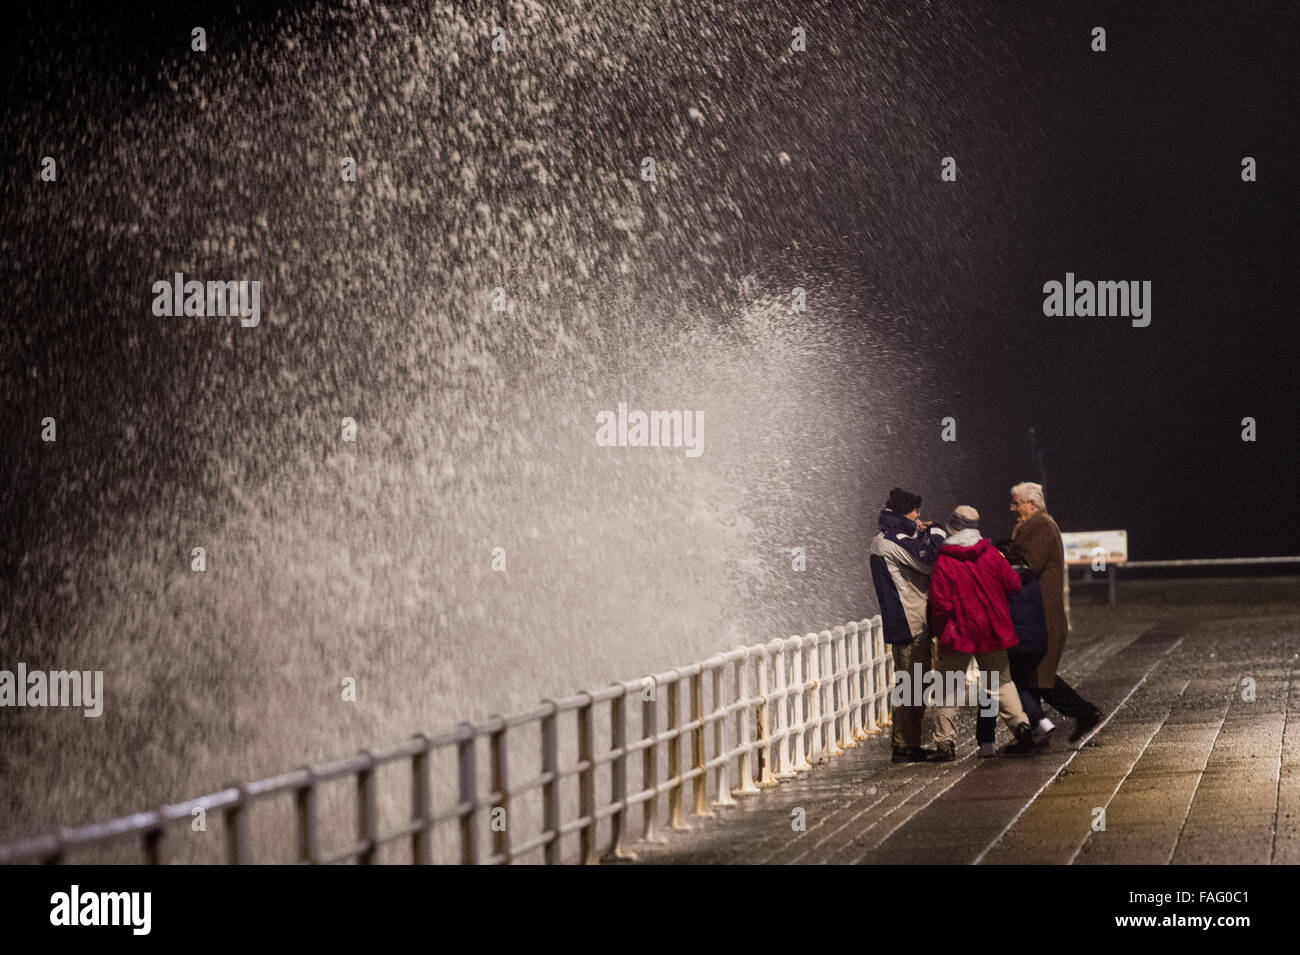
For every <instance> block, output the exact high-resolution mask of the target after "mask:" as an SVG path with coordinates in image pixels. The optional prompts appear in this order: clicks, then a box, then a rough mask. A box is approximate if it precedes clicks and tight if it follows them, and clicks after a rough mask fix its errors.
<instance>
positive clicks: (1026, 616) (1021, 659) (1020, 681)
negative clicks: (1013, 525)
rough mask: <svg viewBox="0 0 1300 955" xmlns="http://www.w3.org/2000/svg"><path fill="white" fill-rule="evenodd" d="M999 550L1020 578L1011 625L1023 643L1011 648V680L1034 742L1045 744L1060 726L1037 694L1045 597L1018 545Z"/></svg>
mask: <svg viewBox="0 0 1300 955" xmlns="http://www.w3.org/2000/svg"><path fill="white" fill-rule="evenodd" d="M997 548H998V550H999V551H1000V552H1001V553H1002V556H1003V557H1005V558H1006V559H1007V563H1009V564H1010V565H1011V569H1012V570H1014V571H1015V572H1016V575H1017V576H1018V577H1019V578H1020V590H1019V592H1017V593H1014V594H1011V595H1010V596H1009V597H1007V603H1008V605H1009V609H1010V610H1011V625H1012V626H1013V627H1015V628H1016V636H1017V637H1018V638H1019V640H1020V642H1019V643H1018V644H1016V645H1015V646H1014V647H1008V648H1007V659H1008V660H1009V661H1010V664H1011V679H1013V680H1015V682H1016V689H1017V690H1018V691H1019V693H1020V705H1021V706H1022V707H1024V710H1025V716H1027V717H1028V718H1029V725H1030V728H1031V730H1032V732H1033V734H1034V739H1035V740H1037V741H1039V742H1045V741H1046V740H1047V738H1048V736H1050V735H1051V733H1052V731H1053V730H1054V729H1056V726H1055V724H1053V723H1052V721H1051V720H1049V719H1048V718H1047V717H1046V716H1044V715H1043V705H1042V703H1041V702H1040V701H1039V699H1038V694H1037V693H1036V692H1035V689H1036V685H1037V683H1038V665H1039V664H1040V663H1042V661H1043V657H1044V655H1046V653H1047V614H1046V613H1045V612H1044V611H1043V593H1042V590H1041V589H1040V588H1039V586H1038V578H1037V577H1035V576H1034V572H1033V571H1032V570H1030V569H1029V563H1028V561H1026V560H1025V555H1024V554H1023V553H1021V550H1020V548H1019V547H1018V546H1016V542H1015V541H1013V540H1011V539H1009V538H1008V539H1007V540H1001V541H998V543H997Z"/></svg>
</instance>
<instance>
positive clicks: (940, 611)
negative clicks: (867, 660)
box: [930, 505, 1037, 762]
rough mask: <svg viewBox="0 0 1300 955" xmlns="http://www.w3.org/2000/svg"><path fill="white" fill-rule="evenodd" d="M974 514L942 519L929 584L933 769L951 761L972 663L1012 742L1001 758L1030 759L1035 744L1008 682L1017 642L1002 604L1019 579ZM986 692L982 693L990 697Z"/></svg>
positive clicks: (961, 511) (967, 511)
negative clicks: (936, 679) (935, 654)
mask: <svg viewBox="0 0 1300 955" xmlns="http://www.w3.org/2000/svg"><path fill="white" fill-rule="evenodd" d="M979 522H980V515H979V511H977V510H975V508H973V507H969V506H966V505H962V506H961V507H959V508H957V509H956V510H954V511H953V512H952V515H951V516H950V517H949V518H948V531H949V536H948V539H947V541H946V542H945V544H944V546H943V548H942V549H941V550H940V551H939V556H938V558H937V559H936V560H935V562H934V573H933V574H932V575H931V577H930V632H931V633H932V634H933V635H934V637H935V639H936V640H937V641H938V644H939V661H938V664H937V665H936V667H935V669H936V670H937V671H938V675H939V676H940V677H941V678H942V680H943V697H944V699H943V705H942V706H941V707H939V709H938V711H937V714H936V716H937V719H936V724H935V730H934V742H935V755H934V757H933V758H934V760H935V761H936V762H947V761H949V760H952V759H955V758H956V749H957V702H958V701H957V700H956V699H955V698H953V697H954V696H955V695H956V694H955V692H954V690H955V688H957V687H958V686H961V687H964V685H965V682H964V681H965V672H966V667H967V665H968V664H969V663H970V659H971V657H972V656H973V657H974V658H975V660H976V662H977V663H978V664H979V668H980V669H981V670H982V671H984V672H985V673H988V674H989V679H990V680H991V679H992V678H993V677H994V676H995V675H996V678H997V684H996V688H997V695H998V715H999V716H1001V717H1002V719H1003V720H1004V721H1005V722H1006V724H1007V726H1008V727H1010V729H1011V734H1012V735H1013V736H1014V737H1015V739H1016V741H1015V743H1013V744H1012V745H1011V746H1009V747H1008V748H1007V749H1005V750H1003V752H1007V753H1013V754H1020V753H1029V752H1033V751H1034V749H1036V747H1037V744H1036V743H1035V742H1034V738H1033V734H1032V733H1031V732H1030V729H1029V720H1028V719H1026V718H1025V711H1024V709H1023V708H1022V707H1021V705H1020V694H1019V693H1018V692H1017V691H1016V685H1015V683H1013V682H1012V681H1011V667H1010V665H1009V663H1008V661H1007V647H1012V646H1015V645H1016V643H1017V642H1018V641H1017V638H1016V631H1015V627H1013V626H1012V624H1011V611H1010V610H1009V609H1008V605H1007V597H1009V596H1010V595H1011V594H1014V593H1016V592H1017V591H1019V590H1020V577H1019V576H1018V575H1017V574H1016V572H1015V571H1014V570H1012V569H1011V565H1010V564H1009V563H1007V559H1006V558H1005V557H1003V556H1002V554H1000V553H999V552H998V550H997V548H996V547H994V546H993V545H992V544H991V543H990V542H989V540H988V539H987V538H985V537H981V536H980V532H979ZM992 689H993V688H992V687H990V690H992Z"/></svg>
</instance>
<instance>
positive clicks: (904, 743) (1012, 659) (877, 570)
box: [870, 482, 1102, 763]
mask: <svg viewBox="0 0 1300 955" xmlns="http://www.w3.org/2000/svg"><path fill="white" fill-rule="evenodd" d="M1011 510H1012V511H1013V512H1014V513H1015V515H1016V525H1015V528H1014V529H1013V531H1012V534H1011V537H1010V538H1009V539H1006V540H1003V541H999V542H998V543H997V544H996V545H994V544H992V543H991V542H990V541H989V539H988V538H986V537H984V536H983V535H981V533H980V515H979V512H978V511H976V510H975V508H973V507H969V506H967V505H962V506H961V507H958V508H956V509H955V510H954V511H953V512H952V514H951V515H949V517H948V520H947V522H946V527H940V526H938V525H936V524H934V523H933V522H930V521H923V520H922V519H921V498H920V496H918V495H916V494H912V493H910V492H908V491H904V490H903V489H902V488H897V487H896V488H894V489H893V490H892V491H890V492H889V500H888V501H887V502H886V503H885V508H884V510H882V511H881V512H880V521H879V532H878V533H877V534H876V536H875V537H874V538H873V539H872V542H871V558H870V562H871V577H872V582H873V583H874V584H875V588H876V596H877V598H878V600H879V603H880V616H881V622H882V624H883V628H884V638H885V642H886V643H887V644H889V645H890V649H891V652H892V653H893V657H894V671H895V675H896V676H898V675H899V674H912V673H915V672H918V670H917V667H918V665H919V667H920V670H931V669H933V670H935V671H937V675H938V676H939V677H940V679H939V680H937V681H935V682H936V683H939V684H940V685H942V686H944V687H948V688H951V687H952V686H953V685H954V680H956V681H960V680H962V679H964V674H965V671H966V670H967V668H968V667H969V666H970V662H971V660H972V659H974V661H975V663H976V665H977V666H978V667H979V668H980V670H982V671H985V672H986V673H987V674H988V675H989V677H990V678H992V677H994V676H996V681H997V713H998V717H1001V719H1002V720H1003V721H1004V722H1005V723H1006V724H1007V727H1008V728H1009V729H1010V730H1011V735H1012V737H1013V741H1012V742H1011V743H1010V744H1008V745H1007V746H1006V747H1005V748H1004V749H1003V750H1002V752H1003V753H1006V754H1011V755H1024V754H1029V753H1034V752H1039V751H1042V750H1044V749H1046V748H1047V747H1048V746H1049V741H1050V737H1051V735H1052V732H1053V731H1054V730H1055V728H1056V726H1055V724H1054V723H1053V722H1052V721H1051V720H1050V719H1048V717H1047V716H1046V714H1045V713H1044V712H1043V704H1044V703H1046V704H1048V705H1049V706H1051V707H1052V708H1053V709H1054V710H1056V712H1057V713H1059V714H1060V715H1062V716H1065V717H1069V718H1072V719H1073V720H1074V729H1073V732H1072V733H1071V735H1070V742H1075V741H1076V740H1078V739H1080V738H1082V737H1083V736H1085V735H1087V733H1089V732H1090V731H1091V730H1092V729H1093V728H1094V727H1096V726H1097V725H1098V724H1099V723H1100V722H1101V718H1102V714H1101V711H1100V710H1099V709H1098V708H1097V707H1096V706H1095V705H1094V704H1092V703H1090V702H1088V701H1087V700H1085V699H1084V698H1083V697H1081V696H1080V695H1079V694H1078V693H1077V692H1075V690H1074V689H1073V688H1072V687H1071V686H1070V685H1069V684H1068V683H1066V682H1065V680H1063V679H1062V678H1061V676H1060V674H1059V673H1057V666H1058V664H1059V663H1060V660H1061V654H1062V652H1064V650H1065V640H1066V637H1067V636H1068V634H1069V629H1070V624H1069V618H1068V616H1067V613H1066V586H1067V577H1066V571H1065V553H1064V549H1063V547H1062V544H1061V530H1060V528H1059V527H1057V525H1056V521H1055V520H1053V519H1052V516H1051V515H1050V514H1048V513H1047V505H1046V503H1045V501H1044V499H1043V488H1042V485H1039V484H1034V483H1032V482H1025V483H1022V484H1017V485H1016V486H1015V487H1013V488H1012V489H1011ZM951 697H952V694H951V693H950V692H945V693H944V695H943V699H942V701H941V702H940V705H938V706H937V707H936V710H937V711H936V714H935V716H936V719H935V726H934V749H933V750H929V749H926V748H924V747H923V746H922V745H921V733H922V723H923V721H924V719H925V705H924V703H923V702H920V701H918V700H916V699H915V698H912V699H909V700H908V701H907V702H906V703H905V704H904V705H895V707H894V716H893V721H894V729H893V761H894V762H896V763H911V762H923V761H926V760H929V761H933V762H948V761H950V760H953V759H955V758H956V748H957V701H956V700H955V699H953V698H951ZM981 702H982V703H983V702H987V706H982V707H981V711H980V712H981V716H980V717H979V718H978V719H977V720H976V731H975V735H976V742H977V743H978V744H979V752H980V755H981V756H993V755H995V753H996V750H995V748H994V743H993V741H994V734H995V732H996V728H997V723H996V718H995V717H993V716H992V714H991V712H990V711H991V710H992V701H991V700H987V701H981Z"/></svg>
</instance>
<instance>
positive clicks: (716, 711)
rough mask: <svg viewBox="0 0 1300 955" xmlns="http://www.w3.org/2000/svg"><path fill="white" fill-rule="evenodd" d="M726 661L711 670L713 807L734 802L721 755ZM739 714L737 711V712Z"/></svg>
mask: <svg viewBox="0 0 1300 955" xmlns="http://www.w3.org/2000/svg"><path fill="white" fill-rule="evenodd" d="M726 665H727V664H726V661H725V660H723V661H719V663H718V665H717V666H715V667H714V668H713V716H714V722H713V758H714V759H716V760H718V767H717V770H716V772H715V775H714V780H713V790H714V792H716V793H717V798H715V799H714V800H713V805H715V806H734V805H735V804H736V800H735V799H733V798H732V796H731V780H730V779H729V778H728V776H727V760H725V759H723V758H722V754H723V753H725V752H726V751H727V706H726V704H725V703H723V700H724V699H725V697H724V696H723V690H722V684H723V682H724V678H723V673H722V671H723V669H724V668H725V667H726ZM737 712H739V709H738V710H737ZM736 745H737V746H739V745H740V737H739V736H737V737H736Z"/></svg>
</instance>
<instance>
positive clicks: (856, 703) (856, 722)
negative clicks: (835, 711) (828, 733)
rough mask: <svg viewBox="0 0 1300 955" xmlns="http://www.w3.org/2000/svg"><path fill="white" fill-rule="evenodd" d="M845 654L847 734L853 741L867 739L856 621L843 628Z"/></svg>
mask: <svg viewBox="0 0 1300 955" xmlns="http://www.w3.org/2000/svg"><path fill="white" fill-rule="evenodd" d="M844 631H845V637H846V640H845V646H844V650H845V654H846V659H845V662H846V665H847V667H848V670H847V676H848V680H849V732H850V733H851V734H852V735H853V738H854V739H855V740H864V739H866V738H867V729H866V722H867V721H866V719H865V715H866V708H865V706H864V705H863V702H862V697H863V693H862V636H861V634H860V633H859V631H858V623H857V621H856V620H854V621H852V622H851V623H849V624H848V625H847V626H846V627H845V628H844Z"/></svg>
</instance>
